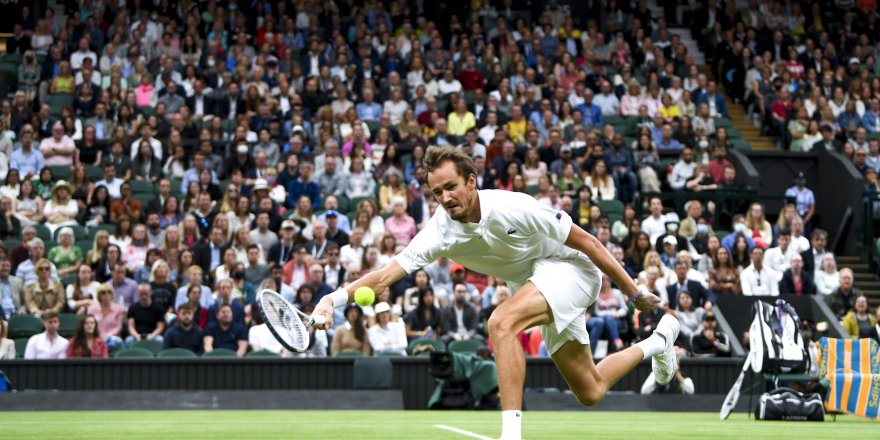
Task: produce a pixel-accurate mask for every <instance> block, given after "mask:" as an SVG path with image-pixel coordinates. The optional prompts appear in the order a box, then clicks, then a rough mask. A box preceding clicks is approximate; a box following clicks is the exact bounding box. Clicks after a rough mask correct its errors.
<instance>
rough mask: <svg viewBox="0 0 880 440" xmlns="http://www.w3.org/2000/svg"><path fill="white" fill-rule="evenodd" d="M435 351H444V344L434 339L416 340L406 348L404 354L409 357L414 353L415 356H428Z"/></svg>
mask: <svg viewBox="0 0 880 440" xmlns="http://www.w3.org/2000/svg"><path fill="white" fill-rule="evenodd" d="M429 347H430V348H429ZM435 351H446V344H444V343H442V342H440V341H438V340H436V339H416V340H415V341H412V342H410V343H409V346H407V347H406V354H408V355H411V356H412V355H413V353H415V352H418V353H417V354H416V356H430V355H431V353H432V352H435Z"/></svg>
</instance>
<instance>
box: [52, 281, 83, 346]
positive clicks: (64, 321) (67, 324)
mask: <svg viewBox="0 0 880 440" xmlns="http://www.w3.org/2000/svg"><path fill="white" fill-rule="evenodd" d="M74 277H75V276H74ZM70 283H72V281H69V280H68V282H67V284H65V283H63V282H62V284H64V285H65V286H66V285H68V284H70ZM59 317H60V324H59V325H58V334H59V335H61V336H63V337H65V338H67V339H70V338H71V337H73V334H74V333H76V326H77V325H79V321H80V320H81V319H82V317H81V316H78V315H75V314H73V313H62V314H61V315H60V316H59Z"/></svg>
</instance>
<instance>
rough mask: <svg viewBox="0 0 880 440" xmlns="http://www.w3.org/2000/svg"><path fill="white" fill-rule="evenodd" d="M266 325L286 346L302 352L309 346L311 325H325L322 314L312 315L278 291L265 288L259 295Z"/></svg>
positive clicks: (258, 298)
mask: <svg viewBox="0 0 880 440" xmlns="http://www.w3.org/2000/svg"><path fill="white" fill-rule="evenodd" d="M257 301H259V303H260V310H262V311H263V318H265V321H266V326H267V327H269V331H271V332H272V335H274V336H275V339H278V342H280V343H281V345H283V346H284V348H286V349H288V350H291V351H296V352H301V351H304V350H305V349H306V348H308V347H309V326H311V325H323V324H324V321H325V318H324V316H322V315H318V316H315V317H311V316H309V315H306V314H305V313H303V312H301V311H299V310H298V309H297V308H296V307H294V306H293V304H291V303H290V302H288V301H287V300H286V299H284V297H282V296H281V295H280V294H279V293H278V292H275V291H274V290H269V289H263V290H262V291H260V293H259V295H257Z"/></svg>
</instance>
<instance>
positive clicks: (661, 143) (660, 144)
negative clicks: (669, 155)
mask: <svg viewBox="0 0 880 440" xmlns="http://www.w3.org/2000/svg"><path fill="white" fill-rule="evenodd" d="M681 148H682V145H681V142H679V141H677V140H675V138H673V137H672V126H671V125H669V124H664V125H663V136H661V137H660V139H658V140H657V149H658V150H661V151H662V150H681Z"/></svg>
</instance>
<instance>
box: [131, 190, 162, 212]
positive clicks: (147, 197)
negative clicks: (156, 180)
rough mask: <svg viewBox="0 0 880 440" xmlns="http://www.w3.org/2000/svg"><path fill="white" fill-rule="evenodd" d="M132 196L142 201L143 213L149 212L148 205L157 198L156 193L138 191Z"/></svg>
mask: <svg viewBox="0 0 880 440" xmlns="http://www.w3.org/2000/svg"><path fill="white" fill-rule="evenodd" d="M131 198H133V199H135V200H137V201H138V202H141V214H146V213H147V205H149V204H150V202H152V201H153V199H155V198H156V195H155V194H147V193H136V194H132V195H131Z"/></svg>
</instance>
